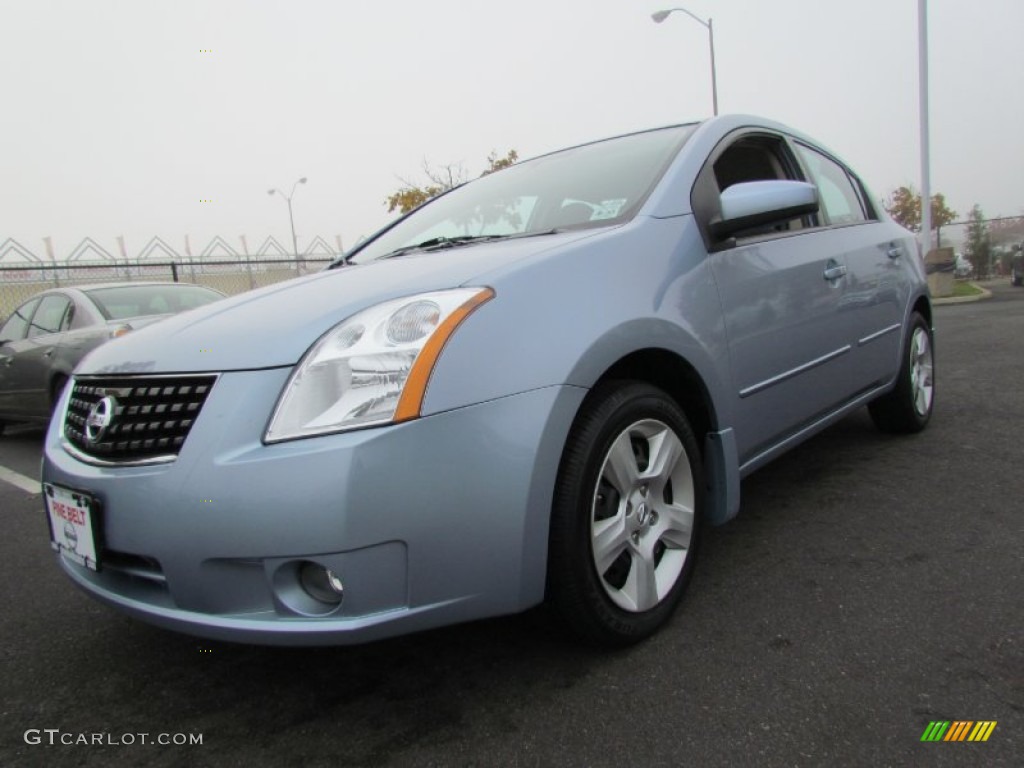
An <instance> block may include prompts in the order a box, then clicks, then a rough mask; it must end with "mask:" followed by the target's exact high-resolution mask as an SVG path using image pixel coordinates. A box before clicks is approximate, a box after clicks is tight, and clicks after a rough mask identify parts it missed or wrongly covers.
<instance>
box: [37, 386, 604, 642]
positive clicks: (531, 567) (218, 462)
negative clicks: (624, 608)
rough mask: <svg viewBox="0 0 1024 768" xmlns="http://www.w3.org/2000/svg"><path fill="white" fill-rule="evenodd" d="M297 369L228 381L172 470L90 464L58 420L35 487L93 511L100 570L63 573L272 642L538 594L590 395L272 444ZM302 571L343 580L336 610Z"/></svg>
mask: <svg viewBox="0 0 1024 768" xmlns="http://www.w3.org/2000/svg"><path fill="white" fill-rule="evenodd" d="M289 372H290V371H289V369H272V370H263V371H245V372H232V373H226V374H222V375H221V376H220V379H219V380H218V382H217V384H216V385H215V386H214V388H213V390H212V391H211V393H210V396H209V398H208V400H207V402H206V404H205V405H204V406H203V410H202V412H201V414H200V416H199V418H198V419H197V420H196V422H195V425H194V426H193V428H192V431H191V433H190V434H189V436H188V439H187V440H186V442H185V444H184V446H183V448H182V450H181V452H180V454H179V455H178V457H177V459H176V460H175V461H174V462H172V463H169V464H162V465H156V466H143V467H101V466H94V465H91V464H87V463H83V462H82V461H79V460H78V459H76V458H74V457H72V456H71V455H69V454H68V453H67V452H66V451H65V450H64V449H63V447H62V444H61V436H60V425H59V419H55V420H54V422H53V424H52V425H51V428H50V431H49V433H48V435H47V438H46V447H45V453H44V460H43V481H44V482H47V483H54V484H58V485H62V486H66V487H69V488H72V489H76V490H79V491H84V492H87V493H89V494H91V495H92V496H93V497H95V498H96V499H97V500H98V502H99V505H100V513H99V519H100V536H101V540H102V542H103V548H102V550H101V555H100V562H101V569H100V570H99V571H98V572H94V571H91V570H88V569H86V568H84V567H82V566H79V565H77V564H75V563H72V562H70V561H69V560H67V559H65V558H63V557H60V556H58V559H59V560H60V564H61V567H62V568H63V569H64V570H65V572H66V573H67V574H68V575H69V576H70V578H71V579H72V580H73V581H74V582H75V583H76V584H77V585H78V586H79V587H81V588H82V589H84V590H85V591H86V592H88V593H89V594H91V595H92V596H94V597H96V598H98V599H100V600H103V601H105V602H107V603H109V604H111V605H113V606H115V607H117V608H119V609H121V610H123V611H126V612H127V613H130V614H132V615H134V616H136V617H138V618H141V619H144V620H146V621H149V622H152V623H154V624H157V625H160V626H163V627H166V628H169V629H175V630H179V631H183V632H187V633H190V634H195V635H200V636H204V637H211V638H217V639H224V640H235V641H244V642H254V643H266V644H294V645H312V644H345V643H357V642H364V641H368V640H373V639H377V638H381V637H386V636H390V635H396V634H403V633H407V632H411V631H416V630H421V629H426V628H428V627H434V626H440V625H443V624H450V623H454V622H459V621H466V620H471V619H476V618H482V617H485V616H492V615H498V614H504V613H511V612H516V611H519V610H523V609H525V608H527V607H529V606H530V605H534V604H536V603H538V602H540V600H541V599H542V598H543V594H544V578H545V565H546V557H547V537H548V515H549V511H550V507H551V496H552V489H553V487H554V482H555V475H556V473H557V469H558V462H559V459H560V456H561V451H562V446H563V445H564V441H565V436H566V435H567V433H568V429H569V426H570V424H571V422H572V419H573V417H574V415H575V413H576V411H577V409H578V407H579V404H580V402H581V401H582V398H583V396H584V394H585V391H584V390H582V389H579V388H575V387H550V388H544V389H539V390H534V391H531V392H525V393H521V394H517V395H512V396H509V397H504V398H499V399H496V400H492V401H489V402H486V403H481V404H478V405H474V406H470V407H466V408H460V409H456V410H452V411H448V412H444V413H440V414H436V415H433V416H430V417H427V418H423V419H418V420H415V421H411V422H407V423H404V424H400V425H395V426H390V427H382V428H376V429H367V430H362V431H356V432H348V433H343V434H337V435H328V436H323V437H317V438H310V439H304V440H296V441H292V442H285V443H278V444H274V445H264V444H263V443H262V442H261V437H262V433H263V431H264V429H265V426H266V422H265V419H266V416H267V414H269V413H270V412H271V410H272V407H273V404H274V402H275V401H276V398H277V396H278V394H279V393H280V391H281V388H282V387H283V386H284V383H285V380H286V379H287V377H288V374H289ZM69 389H70V388H69ZM65 396H66V395H65ZM58 412H60V411H58ZM303 562H313V563H316V564H318V565H322V566H323V567H326V568H330V569H331V570H332V571H333V572H334V573H336V574H338V576H339V577H340V578H341V580H342V582H343V583H344V587H345V592H344V594H345V597H344V600H343V601H342V602H341V604H340V605H338V606H336V607H334V606H326V607H325V606H324V605H322V604H318V603H316V601H314V600H311V599H310V597H309V595H308V594H306V593H305V592H303V591H302V589H301V587H300V586H299V580H298V578H297V575H296V574H297V573H298V566H299V564H300V563H303Z"/></svg>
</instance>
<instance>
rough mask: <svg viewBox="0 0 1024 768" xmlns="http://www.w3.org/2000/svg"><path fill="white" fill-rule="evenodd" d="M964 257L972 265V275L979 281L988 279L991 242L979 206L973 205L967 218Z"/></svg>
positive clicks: (986, 224)
mask: <svg viewBox="0 0 1024 768" xmlns="http://www.w3.org/2000/svg"><path fill="white" fill-rule="evenodd" d="M964 251H965V252H966V256H967V258H968V259H970V260H971V263H972V264H973V265H974V274H975V275H976V276H977V277H978V278H979V279H984V278H986V277H988V272H989V265H990V262H991V260H992V256H991V254H992V242H991V240H990V238H989V231H988V222H987V221H985V215H984V214H983V213H982V212H981V206H980V205H977V204H975V206H974V207H973V208H971V213H970V215H969V216H968V217H967V240H966V241H965V242H964Z"/></svg>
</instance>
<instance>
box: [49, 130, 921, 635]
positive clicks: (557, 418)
mask: <svg viewBox="0 0 1024 768" xmlns="http://www.w3.org/2000/svg"><path fill="white" fill-rule="evenodd" d="M931 328H932V309H931V304H930V301H929V297H928V290H927V287H926V282H925V276H924V270H923V268H922V261H921V258H920V255H919V251H918V249H917V246H916V244H915V241H914V240H913V238H912V237H911V235H910V234H909V233H908V232H906V231H905V230H903V229H901V228H900V227H899V226H897V225H896V224H894V223H893V222H892V221H891V220H890V219H889V218H888V217H887V216H886V214H885V212H884V211H882V210H881V209H880V207H879V206H878V204H877V203H876V202H875V201H874V199H873V198H872V197H871V196H870V195H869V194H868V192H867V191H866V189H865V187H864V185H863V183H862V182H861V180H860V179H859V178H858V177H857V176H856V175H855V174H854V173H853V172H852V171H851V170H850V169H849V167H847V166H846V165H845V164H844V163H843V162H842V161H841V160H839V159H838V158H837V157H836V155H835V154H833V153H831V152H829V151H828V150H826V149H824V148H822V147H821V145H819V144H817V143H815V142H814V141H812V140H811V139H809V138H807V137H806V136H803V135H801V134H799V133H797V132H795V131H792V130H790V129H788V128H785V127H784V126H781V125H778V124H775V123H772V122H769V121H765V120H762V119H759V118H752V117H745V116H735V115H732V116H722V117H717V118H714V119H711V120H708V121H706V122H702V123H699V124H692V125H680V126H673V127H669V128H662V129H658V130H652V131H645V132H641V133H635V134H630V135H628V136H620V137H618V138H613V139H608V140H606V141H599V142H595V143H592V144H586V145H582V146H578V147H574V148H572V149H568V150H564V151H561V152H555V153H552V154H549V155H545V156H542V157H538V158H535V159H533V160H530V161H527V162H523V163H520V164H518V165H515V166H512V167H511V168H508V169H507V170H503V171H500V172H498V173H494V174H491V175H488V176H486V177H483V178H481V179H479V180H477V181H474V182H471V183H469V184H466V185H464V186H461V187H458V188H456V189H454V190H452V191H450V192H448V193H447V194H444V195H442V196H441V197H438V198H436V199H434V200H432V201H430V202H428V203H427V204H425V205H423V206H422V207H420V208H418V209H417V210H415V211H413V212H412V213H410V214H409V215H407V216H405V217H404V218H402V219H400V220H398V221H397V222H395V223H394V224H392V225H391V226H390V227H388V228H386V229H385V230H383V231H381V232H379V233H378V234H377V235H376V236H375V237H373V238H372V239H371V240H369V241H368V242H367V243H365V244H364V245H362V246H361V247H360V248H358V249H357V250H355V251H354V252H352V253H350V254H349V255H348V256H347V257H346V258H344V259H342V260H339V261H338V262H337V263H336V264H334V265H333V267H332V268H331V269H329V270H326V271H324V272H321V273H319V274H316V275H311V276H308V277H303V278H299V279H296V280H292V281H289V282H286V283H282V284H278V285H273V286H270V287H267V288H264V289H261V290H258V291H253V292H251V293H248V294H244V295H241V296H236V297H233V298H229V299H226V300H224V301H221V302H218V303H216V304H211V305H209V306H208V307H204V308H201V309H198V310H196V311H193V312H190V313H188V314H186V315H180V316H177V317H173V318H170V319H168V320H166V321H164V322H162V323H160V324H158V325H154V326H152V327H150V328H144V329H142V330H140V331H138V332H136V333H132V334H130V335H128V336H125V337H123V338H121V339H118V340H115V341H113V342H111V343H110V344H107V345H104V346H103V347H100V348H99V349H98V350H96V351H95V352H93V353H92V354H91V355H90V356H89V357H87V358H86V359H85V361H83V363H82V364H81V365H80V366H79V367H78V369H77V370H76V372H75V375H74V377H73V381H72V384H73V386H69V387H67V388H66V390H65V393H64V396H63V398H62V400H61V402H60V404H59V413H60V416H59V418H55V419H54V420H53V421H52V423H51V427H50V430H49V433H48V435H47V438H46V447H45V459H44V467H43V481H44V484H45V499H46V507H47V514H48V519H49V521H50V535H51V542H52V546H53V548H54V549H55V550H56V552H57V555H56V559H57V562H58V563H59V565H60V567H61V568H62V569H63V570H64V572H65V573H66V574H67V575H68V576H69V577H70V579H71V580H72V581H73V582H74V583H75V584H76V585H78V586H79V587H81V588H82V589H84V590H85V591H86V592H87V593H89V594H90V595H92V596H94V597H96V598H99V599H100V600H103V601H104V602H106V603H109V604H111V605H113V606H114V607H116V608H118V609H121V610H123V611H125V612H127V613H130V614H132V615H134V616H137V617H138V618H140V619H143V620H146V621H149V622H152V623H154V624H158V625H160V626H163V627H167V628H170V629H175V630H180V631H183V632H188V633H192V634H196V635H201V636H206V637H212V638H220V639H226V640H236V641H245V642H255V643H271V644H296V645H299V644H332V643H337V644H342V643H356V642H364V641H368V640H373V639H376V638H381V637H386V636H391V635H397V634H401V633H407V632H412V631H417V630H423V629H427V628H430V627H437V626H440V625H444V624H450V623H454V622H460V621H467V620H470V619H477V618H481V617H485V616H494V615H499V614H508V613H514V612H517V611H522V610H524V609H526V608H529V607H531V606H534V605H537V604H539V603H541V602H542V601H545V600H546V601H549V602H550V604H551V605H552V607H553V608H554V609H555V613H556V614H557V615H560V616H561V617H562V618H564V620H565V622H566V623H567V624H568V625H569V626H570V627H571V628H572V629H574V630H575V631H576V632H578V633H579V635H580V636H582V637H583V638H585V639H587V640H589V641H593V642H597V643H600V644H604V645H612V646H615V645H625V644H628V643H632V642H636V641H638V640H640V639H642V638H644V637H646V636H648V635H650V634H651V633H652V632H654V631H655V630H657V629H658V628H659V627H661V626H663V625H664V624H665V623H666V622H667V621H668V619H669V617H670V616H671V614H672V612H673V610H674V608H675V607H676V605H677V604H678V603H679V600H680V598H681V597H682V595H683V592H684V590H685V589H686V586H687V583H688V581H689V579H690V575H691V572H692V570H693V567H694V560H695V555H696V550H697V545H698V542H699V539H700V533H701V527H702V525H704V524H708V523H710V524H720V523H724V522H726V521H727V520H729V519H730V518H732V517H733V516H734V515H735V514H736V513H737V512H738V511H739V509H740V487H741V483H740V481H741V479H742V478H743V477H744V476H745V475H747V474H749V473H750V472H752V471H754V470H755V469H757V468H759V467H761V466H763V465H764V464H766V463H767V462H769V461H770V460H771V459H773V458H774V457H776V456H778V455H779V454H781V453H782V452H784V451H786V450H787V449H789V448H791V447H792V446H794V445H796V444H797V443H799V442H800V441H802V440H804V439H806V438H808V437H810V436H811V435H813V434H815V433H816V432H818V431H820V430H822V429H824V428H825V427H827V426H828V425H829V424H832V423H834V422H835V421H836V420H837V419H840V418H842V417H843V416H845V415H847V414H849V413H851V412H852V411H854V410H855V409H857V408H860V407H862V406H865V405H867V406H868V408H869V409H870V412H871V415H872V417H873V418H874V420H875V422H876V423H877V424H878V426H879V427H881V428H882V429H884V430H887V431H892V432H914V431H917V430H920V429H922V428H923V427H924V426H925V425H926V424H927V422H928V419H929V417H930V415H931V412H932V405H933V393H934V379H933V355H932V330H931Z"/></svg>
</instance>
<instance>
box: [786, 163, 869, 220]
mask: <svg viewBox="0 0 1024 768" xmlns="http://www.w3.org/2000/svg"><path fill="white" fill-rule="evenodd" d="M796 146H797V151H798V152H799V153H800V157H801V158H803V161H804V163H805V164H806V165H807V169H808V170H809V171H810V174H811V178H812V179H813V180H814V183H815V184H817V185H818V192H819V193H820V195H821V207H822V209H823V210H824V211H825V215H826V216H827V217H828V223H829V224H832V225H840V226H841V225H844V224H858V223H860V222H862V221H867V218H868V217H867V215H866V214H865V212H864V206H863V204H862V203H861V197H860V195H859V194H858V193H857V187H856V186H855V184H854V181H853V180H852V179H851V178H850V175H849V174H848V173H847V172H846V169H845V168H843V166H841V165H839V163H837V162H835V161H834V160H832V158H830V157H826V156H825V155H823V154H821V153H820V152H818V151H817V150H814V149H811V148H810V147H806V146H804V145H803V144H797V145H796Z"/></svg>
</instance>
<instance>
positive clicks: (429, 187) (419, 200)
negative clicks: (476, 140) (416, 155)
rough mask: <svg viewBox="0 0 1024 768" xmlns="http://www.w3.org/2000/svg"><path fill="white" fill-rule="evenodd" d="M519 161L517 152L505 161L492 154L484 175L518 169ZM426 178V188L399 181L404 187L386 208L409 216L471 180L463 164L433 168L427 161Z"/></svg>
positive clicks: (511, 150)
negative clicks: (513, 168)
mask: <svg viewBox="0 0 1024 768" xmlns="http://www.w3.org/2000/svg"><path fill="white" fill-rule="evenodd" d="M518 159H519V153H518V152H516V151H515V150H514V149H510V150H509V151H508V152H507V153H506V154H505V155H504V156H503V157H502V156H499V155H498V153H497V152H491V154H489V155H488V156H487V168H486V169H484V172H483V173H481V174H480V175H481V176H486V175H487V174H489V173H494V172H495V171H500V170H502V169H504V168H508V167H509V166H510V165H514V164H515V163H516V161H517V160H518ZM423 174H424V175H425V176H426V177H427V183H425V184H415V183H413V182H410V181H407V180H406V179H403V178H401V177H399V179H398V180H399V181H400V182H402V186H401V187H400V188H399V189H398V190H397V191H396V192H394V193H393V194H390V195H388V196H387V198H386V199H385V200H384V205H386V206H387V207H388V213H392V212H394V211H398V212H399V213H408V212H409V211H411V210H412V209H413V208H418V207H419V206H421V205H423V204H424V203H425V202H427V200H430V199H431V198H433V197H437V196H438V195H440V194H441V193H442V192H447V191H448V190H449V189H452V188H453V187H457V186H459V184H462V183H464V182H466V181H468V180H469V177H468V174H467V172H466V169H465V168H464V167H463V166H462V163H449V164H448V165H442V166H437V167H433V166H431V165H430V163H428V162H427V161H426V160H424V161H423Z"/></svg>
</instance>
